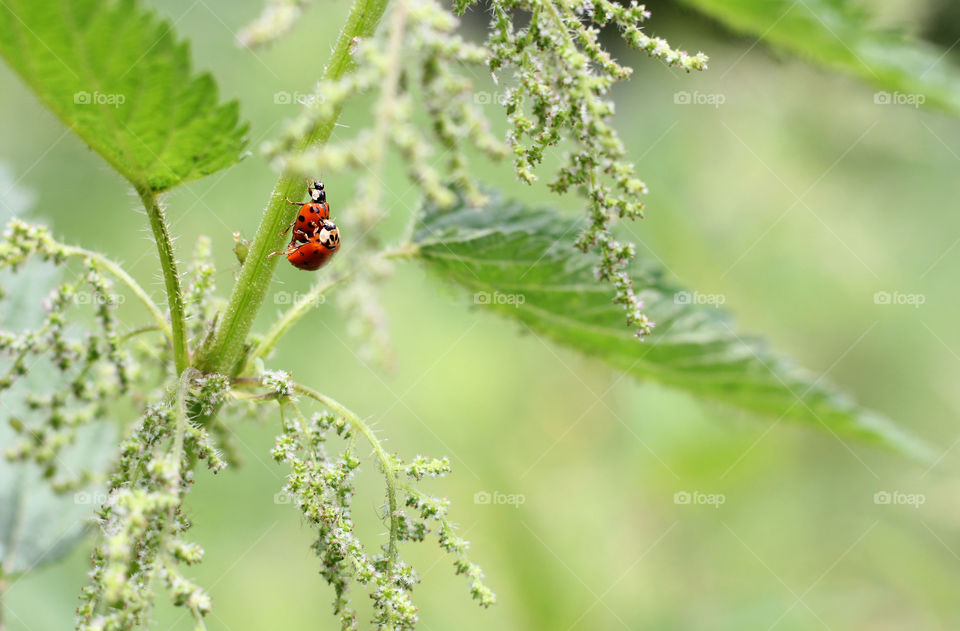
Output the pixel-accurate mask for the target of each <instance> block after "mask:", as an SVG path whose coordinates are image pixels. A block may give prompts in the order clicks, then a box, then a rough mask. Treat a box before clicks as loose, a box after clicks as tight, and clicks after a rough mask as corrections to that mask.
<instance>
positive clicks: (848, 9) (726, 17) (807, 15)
mask: <svg viewBox="0 0 960 631" xmlns="http://www.w3.org/2000/svg"><path fill="white" fill-rule="evenodd" d="M682 2H683V3H685V4H687V5H689V6H691V7H694V8H696V9H698V10H700V11H701V12H703V13H706V14H707V15H710V16H712V17H713V18H715V19H717V20H719V21H720V22H722V23H723V24H725V25H726V26H727V27H729V28H730V29H732V30H734V31H736V32H738V33H744V34H747V35H750V36H752V37H757V38H759V39H760V40H762V41H764V42H766V43H768V44H769V45H770V46H772V47H774V48H778V49H781V50H783V51H785V52H788V53H790V54H793V55H797V56H800V57H803V58H806V59H808V60H810V61H812V62H814V63H817V64H820V65H822V66H825V67H827V68H830V69H832V70H837V71H840V72H844V73H847V74H851V75H854V76H856V77H859V78H861V79H864V80H866V81H868V82H870V83H872V84H874V85H876V86H878V87H880V88H881V89H882V90H885V91H889V92H894V93H899V95H893V96H891V97H890V99H889V101H888V102H898V101H897V99H898V98H899V99H901V100H902V102H904V103H909V104H915V103H917V102H918V101H924V102H925V103H926V104H927V105H933V106H936V107H939V108H941V109H944V110H946V111H948V112H950V113H952V114H955V115H960V70H958V69H957V67H956V66H954V65H953V64H951V63H950V61H949V60H948V59H946V57H945V56H946V51H944V50H941V49H939V48H937V47H935V46H933V45H931V44H929V43H927V42H924V41H919V40H915V39H911V38H909V37H907V36H906V35H904V34H901V33H895V32H890V31H881V30H878V29H875V28H872V27H871V26H870V24H869V23H868V20H867V16H865V15H864V14H863V13H862V12H860V11H859V10H858V9H857V8H855V6H854V5H853V3H851V2H849V1H848V0H803V1H802V2H796V1H795V0H682ZM920 96H922V97H923V98H922V99H919V98H918V97H920ZM911 97H912V99H911ZM876 98H877V99H879V100H878V102H880V103H883V102H884V101H885V100H886V99H887V95H884V94H882V93H879V94H877V95H876ZM919 104H922V103H919Z"/></svg>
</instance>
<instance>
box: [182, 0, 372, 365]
mask: <svg viewBox="0 0 960 631" xmlns="http://www.w3.org/2000/svg"><path fill="white" fill-rule="evenodd" d="M387 3H388V0H356V2H355V3H354V5H353V8H352V9H351V11H350V15H349V17H348V18H347V22H346V24H345V25H344V27H343V30H342V31H341V32H340V37H339V38H338V39H337V44H336V46H335V48H334V50H333V54H332V56H331V57H330V62H329V64H328V65H327V68H326V70H325V71H324V78H326V79H329V80H335V79H339V78H340V77H342V76H343V75H344V74H346V73H347V72H348V71H349V70H350V69H351V68H352V67H353V63H354V62H353V59H352V58H351V55H350V49H351V47H352V46H353V41H354V39H355V38H358V37H370V36H371V35H373V33H374V31H375V30H376V27H377V24H378V23H379V22H380V18H381V17H383V12H384V10H385V9H386V7H387ZM339 116H340V108H337V109H336V110H335V112H334V114H333V116H331V117H330V118H329V119H327V120H324V121H322V122H321V123H320V124H319V125H317V126H316V127H315V128H314V129H312V130H311V132H310V133H309V134H307V135H306V136H305V137H304V138H303V139H302V140H301V142H300V143H299V146H298V147H297V148H298V149H301V150H302V149H305V148H306V147H309V146H311V145H315V144H323V143H325V142H326V141H327V140H328V139H329V138H330V134H331V133H332V132H333V127H334V125H335V124H336V121H337V118H339ZM302 188H303V181H302V180H300V179H299V178H297V177H293V176H289V175H282V176H281V177H280V179H279V180H278V181H277V184H276V186H275V187H274V189H273V193H272V194H271V196H270V200H269V202H268V203H267V208H266V211H265V212H264V215H263V218H262V219H261V220H260V227H259V228H257V234H256V236H255V237H254V239H253V242H252V243H251V244H250V251H249V253H248V254H247V258H246V260H245V261H244V263H243V266H242V267H241V268H240V276H239V278H238V279H237V283H236V285H235V286H234V288H233V293H232V294H231V295H230V302H229V304H228V305H227V308H226V310H225V312H224V314H223V317H222V318H221V319H220V324H219V326H218V327H217V331H216V333H215V334H214V337H213V342H212V343H211V344H210V346H209V347H208V348H207V349H206V350H205V352H204V353H203V356H202V357H199V358H197V362H196V365H197V367H198V368H200V370H202V371H203V372H221V373H229V374H234V375H235V374H237V373H238V372H239V370H240V369H241V368H242V367H243V366H242V365H241V361H242V359H243V352H244V344H245V343H246V339H247V335H248V334H249V333H250V328H251V327H252V326H253V321H254V318H255V317H256V315H257V312H258V311H259V310H260V307H261V306H262V305H263V299H264V296H265V295H266V293H267V289H268V288H269V286H270V279H271V278H272V276H273V272H274V270H275V269H276V266H277V262H278V261H279V258H278V257H273V258H267V256H268V255H269V254H270V253H271V252H273V251H275V250H278V249H280V248H281V247H282V246H283V238H282V237H281V236H280V232H281V230H283V228H284V227H285V226H286V225H287V224H289V223H290V220H291V219H293V217H294V215H295V213H296V209H295V207H294V206H290V205H288V204H286V203H285V202H284V198H285V197H289V196H294V197H300V195H301V193H302V191H301V190H300V189H302Z"/></svg>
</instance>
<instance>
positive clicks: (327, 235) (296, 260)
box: [270, 219, 340, 271]
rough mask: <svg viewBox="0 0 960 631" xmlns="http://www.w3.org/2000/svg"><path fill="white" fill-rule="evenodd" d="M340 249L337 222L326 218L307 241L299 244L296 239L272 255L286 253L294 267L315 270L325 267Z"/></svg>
mask: <svg viewBox="0 0 960 631" xmlns="http://www.w3.org/2000/svg"><path fill="white" fill-rule="evenodd" d="M339 249H340V231H339V230H338V229H337V224H335V223H333V222H332V221H330V220H329V219H324V220H323V221H322V223H321V224H320V229H319V230H318V231H317V232H316V234H314V235H312V236H311V237H310V239H309V240H308V241H307V242H306V243H301V244H299V245H298V244H297V243H296V239H295V240H294V241H291V242H290V246H289V247H288V248H287V249H286V250H285V251H283V252H273V253H272V254H270V256H274V255H277V254H284V255H286V257H287V260H288V261H290V263H291V264H292V265H293V266H294V267H296V268H299V269H302V270H308V271H313V270H317V269H320V268H321V267H323V266H324V265H325V264H326V263H327V262H328V261H329V260H330V259H331V258H332V257H333V255H334V254H336V253H337V250H339Z"/></svg>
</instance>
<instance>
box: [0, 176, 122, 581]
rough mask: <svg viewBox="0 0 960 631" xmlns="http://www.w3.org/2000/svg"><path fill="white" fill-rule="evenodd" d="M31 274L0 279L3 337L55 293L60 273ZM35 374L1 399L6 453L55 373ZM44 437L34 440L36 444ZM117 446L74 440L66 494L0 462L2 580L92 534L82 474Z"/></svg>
mask: <svg viewBox="0 0 960 631" xmlns="http://www.w3.org/2000/svg"><path fill="white" fill-rule="evenodd" d="M3 175H4V174H3V173H2V172H0V186H2V185H7V184H10V182H7V181H4V180H6V178H5V177H3ZM11 188H12V187H11ZM17 206H19V205H17ZM30 272H31V273H30V274H29V275H27V274H21V275H16V276H15V275H11V274H9V273H6V272H0V280H2V282H3V287H4V290H5V292H6V295H5V296H4V301H3V303H2V304H0V306H2V308H0V326H3V327H4V329H6V330H22V329H24V328H26V327H28V326H30V325H31V324H34V323H35V322H36V321H37V320H39V319H41V318H42V317H43V314H42V310H41V309H40V303H41V301H42V299H43V296H44V294H45V293H46V292H47V291H48V290H50V289H51V288H53V287H54V286H55V284H56V278H57V276H58V273H57V272H58V270H56V269H54V268H52V267H51V266H33V267H32V268H31V270H30ZM0 365H3V364H0ZM31 367H33V368H36V369H35V370H32V371H31V372H30V373H29V374H28V375H27V376H26V377H25V378H24V379H23V380H22V381H20V382H18V383H17V384H16V385H14V387H13V388H12V389H11V390H9V391H8V392H6V393H5V395H4V397H3V403H2V405H3V408H2V409H3V418H5V419H6V420H9V421H10V425H7V424H4V425H0V445H2V446H3V447H5V448H7V449H8V450H9V449H12V447H11V446H12V445H14V444H15V443H16V442H17V432H16V431H15V429H14V428H13V427H11V425H13V426H16V425H19V426H21V427H22V426H23V424H24V423H25V422H26V421H27V420H29V419H30V418H31V417H32V416H33V415H34V411H33V410H32V409H31V406H30V404H29V403H28V400H29V399H30V397H31V396H33V397H36V396H39V394H40V393H42V392H44V391H45V390H47V389H49V384H48V383H47V381H48V379H47V376H48V375H49V374H50V372H49V371H47V370H39V368H40V367H39V366H36V365H33V363H31ZM50 369H51V370H55V368H53V367H50ZM40 437H41V436H38V435H34V436H33V438H34V440H35V441H36V440H37V439H39V438H40ZM115 441H116V431H115V430H114V428H113V426H112V425H110V424H108V423H99V424H97V425H95V426H93V427H89V428H84V429H83V430H82V431H80V432H77V433H76V434H75V435H73V434H71V437H70V440H69V442H70V443H72V445H70V446H69V447H67V448H66V449H64V450H63V451H62V452H61V453H60V454H59V456H57V460H58V464H59V465H60V468H61V469H65V470H67V472H68V475H71V476H72V477H73V478H74V479H76V480H80V481H82V484H76V485H74V486H73V487H72V488H71V489H68V490H69V491H70V492H68V493H60V492H56V491H54V490H53V488H52V487H51V482H50V479H49V478H50V475H49V473H50V468H49V467H47V466H45V465H44V466H38V465H37V464H34V463H30V462H17V461H13V460H11V459H8V458H3V457H0V506H2V507H3V509H2V510H0V579H4V578H10V577H12V576H16V575H18V574H20V573H23V572H27V571H30V570H32V569H34V568H36V567H40V566H43V565H46V564H48V563H53V562H55V561H57V560H59V559H61V558H63V557H64V556H65V555H66V554H68V553H69V552H70V550H71V549H73V547H74V546H75V545H76V544H77V543H78V542H79V541H80V539H81V538H82V537H83V535H84V534H85V533H86V531H87V529H86V527H85V521H86V519H87V518H88V517H89V516H90V511H91V509H92V508H93V505H94V503H95V501H96V497H97V492H96V490H95V488H96V486H95V485H91V484H90V483H89V482H88V477H89V476H87V475H82V474H79V473H77V472H78V471H81V470H84V469H85V468H86V467H88V466H90V465H91V464H93V463H99V465H95V466H101V467H102V466H103V463H104V462H105V461H106V459H107V458H109V454H110V452H112V451H113V445H114V443H115ZM58 450H59V448H58ZM51 455H52V452H51ZM74 491H75V492H74Z"/></svg>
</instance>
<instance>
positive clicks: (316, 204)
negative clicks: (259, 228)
mask: <svg viewBox="0 0 960 631" xmlns="http://www.w3.org/2000/svg"><path fill="white" fill-rule="evenodd" d="M308 182H309V180H308ZM307 192H308V193H310V201H309V202H305V203H300V202H295V201H292V200H291V199H290V198H289V197H286V198H284V199H285V200H286V202H287V203H288V204H293V205H294V206H299V207H300V212H299V214H298V215H297V218H296V219H295V220H294V221H293V223H291V224H290V225H289V226H288V227H287V229H286V230H284V231H283V232H282V233H281V234H287V231H289V230H290V228H293V239H292V240H291V241H290V244H291V245H292V244H294V243H296V242H298V241H299V242H300V243H306V242H307V241H309V240H310V236H311V235H313V234H314V233H315V232H316V231H317V230H319V228H320V222H321V221H323V220H324V219H330V204H328V203H327V192H326V191H325V190H324V189H323V182H321V181H320V180H313V181H312V182H311V183H310V184H308V186H307Z"/></svg>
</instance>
